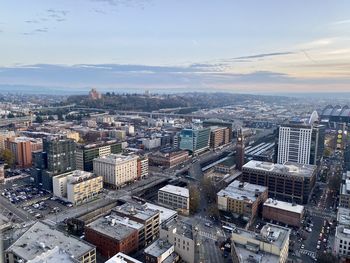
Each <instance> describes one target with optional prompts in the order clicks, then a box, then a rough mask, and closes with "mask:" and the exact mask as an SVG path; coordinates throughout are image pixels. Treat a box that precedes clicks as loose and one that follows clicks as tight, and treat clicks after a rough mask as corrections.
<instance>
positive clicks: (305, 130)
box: [277, 124, 325, 165]
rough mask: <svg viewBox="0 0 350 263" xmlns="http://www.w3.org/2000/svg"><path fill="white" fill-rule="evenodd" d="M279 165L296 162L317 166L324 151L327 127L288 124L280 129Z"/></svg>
mask: <svg viewBox="0 0 350 263" xmlns="http://www.w3.org/2000/svg"><path fill="white" fill-rule="evenodd" d="M278 131H279V132H278V146H277V149H278V150H277V163H280V164H284V163H285V162H296V163H300V164H313V165H316V164H318V163H319V162H320V160H321V158H322V156H323V151H324V140H325V126H323V125H318V124H310V125H304V124H286V125H283V126H280V127H279V130H278Z"/></svg>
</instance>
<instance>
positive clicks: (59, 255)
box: [28, 247, 79, 263]
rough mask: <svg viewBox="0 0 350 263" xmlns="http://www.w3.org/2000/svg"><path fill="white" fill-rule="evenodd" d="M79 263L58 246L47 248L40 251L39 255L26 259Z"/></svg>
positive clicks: (43, 261)
mask: <svg viewBox="0 0 350 263" xmlns="http://www.w3.org/2000/svg"><path fill="white" fill-rule="evenodd" d="M47 262H50V263H62V262H64V263H79V261H78V260H77V259H74V258H72V257H71V255H69V254H68V253H66V252H65V251H63V250H62V249H60V248H59V247H55V248H53V249H51V250H48V251H47V252H44V253H42V254H41V255H38V256H37V257H36V258H35V259H32V260H30V261H28V263H47Z"/></svg>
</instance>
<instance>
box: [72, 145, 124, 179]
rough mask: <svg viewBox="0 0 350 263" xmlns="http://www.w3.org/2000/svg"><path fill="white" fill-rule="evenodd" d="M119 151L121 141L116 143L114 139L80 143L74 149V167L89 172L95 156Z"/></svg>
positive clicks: (120, 150)
mask: <svg viewBox="0 0 350 263" xmlns="http://www.w3.org/2000/svg"><path fill="white" fill-rule="evenodd" d="M121 152H122V146H121V143H118V142H117V141H116V140H111V141H105V142H101V143H94V144H86V145H82V144H80V145H78V146H77V149H76V168H77V169H78V170H82V171H88V172H91V171H92V170H93V160H94V159H95V158H98V157H101V156H106V155H109V154H111V153H113V154H118V153H121Z"/></svg>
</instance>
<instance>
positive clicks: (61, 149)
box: [32, 136, 76, 191]
mask: <svg viewBox="0 0 350 263" xmlns="http://www.w3.org/2000/svg"><path fill="white" fill-rule="evenodd" d="M33 157H34V158H33V159H34V168H33V169H32V175H33V176H34V178H35V182H36V183H37V184H38V185H39V186H42V187H43V188H44V189H46V190H49V191H52V177H53V176H54V175H57V174H62V173H66V172H70V171H73V170H75V167H76V165H75V142H74V140H72V139H67V138H64V137H60V136H49V137H46V138H44V139H43V153H41V154H40V153H35V154H33ZM43 167H45V168H44V169H42V168H43Z"/></svg>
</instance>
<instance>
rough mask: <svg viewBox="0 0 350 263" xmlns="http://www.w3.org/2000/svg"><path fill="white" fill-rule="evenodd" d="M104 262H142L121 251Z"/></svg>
mask: <svg viewBox="0 0 350 263" xmlns="http://www.w3.org/2000/svg"><path fill="white" fill-rule="evenodd" d="M105 263H142V262H141V261H138V260H137V259H134V258H132V257H130V256H128V255H125V254H124V253H122V252H119V253H118V254H116V255H114V256H113V257H111V258H110V259H108V260H107V261H106V262H105Z"/></svg>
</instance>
